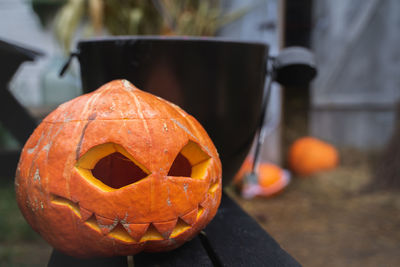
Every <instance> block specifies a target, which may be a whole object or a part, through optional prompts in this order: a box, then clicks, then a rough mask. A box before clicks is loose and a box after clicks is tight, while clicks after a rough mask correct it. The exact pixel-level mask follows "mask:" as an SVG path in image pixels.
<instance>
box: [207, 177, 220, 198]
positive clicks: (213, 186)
mask: <svg viewBox="0 0 400 267" xmlns="http://www.w3.org/2000/svg"><path fill="white" fill-rule="evenodd" d="M218 187H219V183H218V181H214V182H213V183H211V185H210V187H209V188H208V193H209V194H210V195H211V196H212V197H214V196H215V192H217V190H218Z"/></svg>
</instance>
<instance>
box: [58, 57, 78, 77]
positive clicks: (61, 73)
mask: <svg viewBox="0 0 400 267" xmlns="http://www.w3.org/2000/svg"><path fill="white" fill-rule="evenodd" d="M74 57H79V52H77V51H76V52H71V53H70V54H69V57H68V59H67V61H66V62H65V63H64V65H63V67H62V68H61V70H60V73H59V74H58V76H59V77H62V76H64V74H65V72H66V71H67V69H68V67H69V65H70V64H71V61H72V59H73V58H74Z"/></svg>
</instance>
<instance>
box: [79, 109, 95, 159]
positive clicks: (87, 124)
mask: <svg viewBox="0 0 400 267" xmlns="http://www.w3.org/2000/svg"><path fill="white" fill-rule="evenodd" d="M96 116H97V113H93V114H91V115H90V116H89V121H88V122H87V123H86V124H85V126H84V127H83V129H82V133H81V137H80V138H79V142H78V146H77V147H76V160H79V155H80V153H81V149H82V143H83V138H84V137H85V132H86V129H87V127H88V126H89V124H90V123H91V122H92V121H93V120H94V119H96Z"/></svg>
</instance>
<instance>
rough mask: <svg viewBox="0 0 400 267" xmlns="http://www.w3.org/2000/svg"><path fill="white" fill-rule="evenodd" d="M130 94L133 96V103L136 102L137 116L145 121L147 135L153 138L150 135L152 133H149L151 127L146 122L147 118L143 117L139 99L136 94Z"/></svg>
mask: <svg viewBox="0 0 400 267" xmlns="http://www.w3.org/2000/svg"><path fill="white" fill-rule="evenodd" d="M129 94H130V95H131V96H132V98H133V101H135V104H136V109H137V114H138V115H139V117H140V119H141V120H142V121H143V126H144V128H145V130H146V133H147V135H148V136H151V135H150V131H149V125H148V124H147V121H146V119H145V117H144V116H143V113H142V106H141V105H140V101H139V99H138V98H137V96H136V95H135V94H134V93H132V92H130V91H129Z"/></svg>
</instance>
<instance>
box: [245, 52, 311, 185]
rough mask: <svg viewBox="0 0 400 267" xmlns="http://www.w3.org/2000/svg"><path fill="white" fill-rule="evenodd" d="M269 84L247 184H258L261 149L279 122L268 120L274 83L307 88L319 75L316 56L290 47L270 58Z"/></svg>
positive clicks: (266, 88)
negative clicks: (269, 103) (257, 171)
mask: <svg viewBox="0 0 400 267" xmlns="http://www.w3.org/2000/svg"><path fill="white" fill-rule="evenodd" d="M267 64H268V70H269V71H268V72H267V84H266V86H265V92H264V95H263V101H262V108H261V112H262V114H261V117H260V121H259V126H258V130H257V133H256V138H257V144H256V147H255V151H254V158H253V165H252V169H251V173H250V174H248V175H247V176H246V179H247V182H250V183H257V180H258V176H257V173H256V170H257V167H258V164H259V161H260V159H259V154H260V148H261V146H262V145H263V143H264V140H265V138H266V137H267V136H268V135H269V134H270V133H271V132H272V131H273V130H274V129H275V128H276V126H277V120H274V119H273V118H272V119H271V120H268V121H265V119H266V118H267V110H268V108H267V107H268V102H269V99H270V95H271V85H272V82H274V81H276V82H278V83H279V84H281V85H283V86H294V87H302V86H307V85H308V84H309V83H310V82H311V80H312V79H314V77H315V76H316V75H317V68H316V63H315V58H314V54H313V53H312V52H311V51H310V50H308V49H306V48H304V47H296V46H293V47H288V48H285V49H283V50H282V51H281V52H280V53H279V54H278V56H276V57H269V58H268V62H267Z"/></svg>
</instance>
